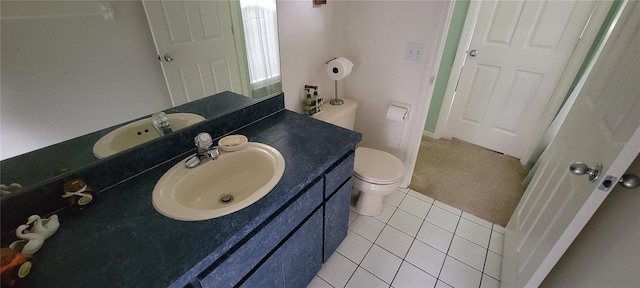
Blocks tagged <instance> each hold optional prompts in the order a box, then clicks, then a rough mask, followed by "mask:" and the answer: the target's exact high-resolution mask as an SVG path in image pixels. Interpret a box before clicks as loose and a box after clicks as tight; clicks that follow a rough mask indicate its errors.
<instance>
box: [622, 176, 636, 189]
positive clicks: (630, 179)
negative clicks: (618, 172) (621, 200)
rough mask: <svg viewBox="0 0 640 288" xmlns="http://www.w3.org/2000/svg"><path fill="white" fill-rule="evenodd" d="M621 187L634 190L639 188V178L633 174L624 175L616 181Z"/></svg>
mask: <svg viewBox="0 0 640 288" xmlns="http://www.w3.org/2000/svg"><path fill="white" fill-rule="evenodd" d="M618 183H620V185H622V187H624V188H627V189H636V188H638V187H640V177H638V176H636V175H633V174H624V175H622V177H620V181H618Z"/></svg>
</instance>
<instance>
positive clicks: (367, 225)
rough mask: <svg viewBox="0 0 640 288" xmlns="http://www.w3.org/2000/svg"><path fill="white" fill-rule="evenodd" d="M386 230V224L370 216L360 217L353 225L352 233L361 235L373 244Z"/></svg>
mask: <svg viewBox="0 0 640 288" xmlns="http://www.w3.org/2000/svg"><path fill="white" fill-rule="evenodd" d="M382 228H384V223H382V222H380V221H379V220H378V219H375V218H373V217H368V216H362V215H360V216H358V218H356V220H355V221H353V224H351V227H349V229H351V231H353V232H356V233H358V234H360V236H362V237H364V238H367V240H369V241H371V242H375V241H376V238H378V235H379V234H380V232H381V231H382Z"/></svg>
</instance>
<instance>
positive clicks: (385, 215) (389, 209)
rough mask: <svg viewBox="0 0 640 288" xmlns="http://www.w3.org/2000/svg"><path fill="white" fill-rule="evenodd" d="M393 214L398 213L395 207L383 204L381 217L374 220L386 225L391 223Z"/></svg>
mask: <svg viewBox="0 0 640 288" xmlns="http://www.w3.org/2000/svg"><path fill="white" fill-rule="evenodd" d="M393 212H396V207H395V206H393V205H391V204H388V203H384V202H382V213H380V215H378V216H375V217H373V218H376V219H378V220H380V221H382V222H384V223H387V222H389V219H391V216H392V215H393Z"/></svg>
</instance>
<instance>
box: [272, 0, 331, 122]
mask: <svg viewBox="0 0 640 288" xmlns="http://www.w3.org/2000/svg"><path fill="white" fill-rule="evenodd" d="M333 6H335V1H328V4H327V5H322V6H314V5H313V3H312V1H311V0H279V1H278V2H277V9H278V40H279V45H280V67H281V68H280V70H281V73H282V91H283V92H284V95H285V106H286V108H287V109H289V110H292V111H296V112H301V111H302V107H301V102H302V100H303V97H304V94H303V89H304V85H305V84H309V85H318V86H319V90H320V93H321V95H323V96H324V97H325V98H330V97H333V95H334V93H333V91H334V88H333V85H334V83H333V81H331V80H330V79H329V77H328V76H327V75H326V64H325V62H326V61H327V60H329V59H331V58H333V57H335V55H336V54H335V40H334V39H335V37H336V33H333V28H332V27H333V25H334V20H333V14H334V13H333Z"/></svg>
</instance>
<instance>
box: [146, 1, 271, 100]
mask: <svg viewBox="0 0 640 288" xmlns="http://www.w3.org/2000/svg"><path fill="white" fill-rule="evenodd" d="M143 4H144V8H145V12H146V14H147V19H148V20H149V26H150V28H151V33H152V35H153V39H154V42H155V45H156V50H157V53H158V56H159V60H160V61H161V63H162V70H163V73H164V76H165V79H166V83H167V86H168V90H169V94H170V96H171V101H172V103H173V105H174V106H176V105H180V104H184V103H186V102H190V101H193V100H197V99H200V98H202V97H206V96H208V95H212V94H215V93H219V92H223V91H233V92H236V93H239V94H244V95H247V96H253V97H255V98H258V97H261V96H265V95H269V94H271V93H273V92H276V91H280V90H281V88H279V87H280V86H279V82H280V71H279V57H278V45H277V21H276V9H275V1H255V0H243V1H240V2H237V1H232V2H229V1H144V2H143ZM241 23H242V24H241ZM242 32H244V33H242ZM243 35H244V37H242V36H243ZM245 52H246V53H245ZM239 55H246V58H244V57H242V56H240V57H239Z"/></svg>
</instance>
